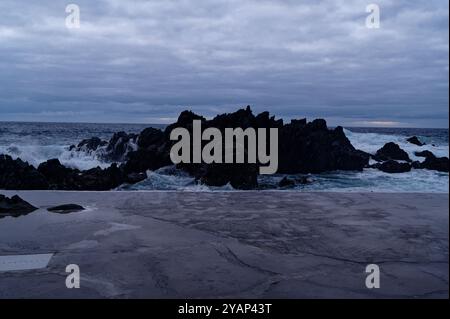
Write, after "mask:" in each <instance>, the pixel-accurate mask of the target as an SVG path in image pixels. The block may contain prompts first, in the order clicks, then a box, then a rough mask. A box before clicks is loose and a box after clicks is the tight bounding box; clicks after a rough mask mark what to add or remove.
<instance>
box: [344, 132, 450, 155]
mask: <svg viewBox="0 0 450 319" xmlns="http://www.w3.org/2000/svg"><path fill="white" fill-rule="evenodd" d="M344 133H345V135H346V136H347V138H348V139H349V140H350V142H351V143H352V145H353V146H354V147H355V148H356V149H359V150H362V151H364V152H367V153H371V154H375V153H376V151H377V150H379V149H380V148H382V147H383V146H384V144H386V143H389V142H394V143H396V144H398V145H399V146H400V147H401V148H402V149H403V150H405V152H407V153H408V155H409V157H410V158H411V159H412V160H413V161H423V157H422V158H421V157H417V156H416V155H415V154H414V152H417V151H424V150H428V151H430V152H433V153H434V155H436V156H438V157H443V156H445V157H448V156H449V148H448V145H442V144H438V145H436V144H435V145H434V146H433V145H432V144H430V142H429V138H427V137H425V136H418V138H419V139H420V140H421V141H425V142H426V143H428V144H426V145H424V146H417V145H414V144H411V143H409V142H407V141H406V139H407V138H408V137H406V136H404V135H391V134H380V133H356V132H352V131H351V130H349V129H344Z"/></svg>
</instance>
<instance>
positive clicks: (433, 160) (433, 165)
mask: <svg viewBox="0 0 450 319" xmlns="http://www.w3.org/2000/svg"><path fill="white" fill-rule="evenodd" d="M421 167H422V168H425V169H429V170H434V171H439V172H447V173H448V171H449V159H448V157H436V156H434V155H433V156H428V157H427V158H426V159H425V161H423V162H422V164H421Z"/></svg>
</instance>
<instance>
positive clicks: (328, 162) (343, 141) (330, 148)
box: [278, 119, 369, 174]
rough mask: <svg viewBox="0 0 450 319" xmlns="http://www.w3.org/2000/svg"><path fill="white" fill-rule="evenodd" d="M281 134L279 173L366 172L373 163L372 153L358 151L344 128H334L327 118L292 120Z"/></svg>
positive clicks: (281, 130) (283, 128) (282, 129)
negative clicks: (307, 120)
mask: <svg viewBox="0 0 450 319" xmlns="http://www.w3.org/2000/svg"><path fill="white" fill-rule="evenodd" d="M279 134H280V137H279V170H278V172H279V173H285V174H297V173H303V174H307V173H322V172H326V171H334V170H346V171H353V170H354V171H362V170H363V168H364V167H365V166H366V165H367V164H368V162H369V154H367V153H365V152H362V151H359V150H356V149H355V148H354V147H353V146H352V144H351V143H350V141H349V140H348V139H347V137H346V136H345V134H344V130H343V129H342V127H337V128H335V129H334V130H330V129H328V128H327V125H326V122H325V120H320V119H319V120H314V121H312V122H310V123H307V122H306V120H305V119H304V120H296V121H291V123H290V124H287V125H284V126H283V127H282V128H281V129H280V133H279Z"/></svg>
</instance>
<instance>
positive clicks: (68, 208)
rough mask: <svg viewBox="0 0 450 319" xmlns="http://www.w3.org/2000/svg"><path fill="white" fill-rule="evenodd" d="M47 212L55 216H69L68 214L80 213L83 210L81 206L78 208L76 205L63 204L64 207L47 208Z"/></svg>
mask: <svg viewBox="0 0 450 319" xmlns="http://www.w3.org/2000/svg"><path fill="white" fill-rule="evenodd" d="M47 210H48V211H49V212H52V213H57V214H69V213H76V212H81V211H83V210H85V209H84V207H83V206H80V205H77V204H64V205H59V206H54V207H50V208H47Z"/></svg>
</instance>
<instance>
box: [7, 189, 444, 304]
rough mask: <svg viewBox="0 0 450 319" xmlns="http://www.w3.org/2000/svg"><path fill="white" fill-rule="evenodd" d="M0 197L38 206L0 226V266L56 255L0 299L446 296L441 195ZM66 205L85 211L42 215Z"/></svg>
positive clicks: (17, 274)
mask: <svg viewBox="0 0 450 319" xmlns="http://www.w3.org/2000/svg"><path fill="white" fill-rule="evenodd" d="M0 193H4V194H5V195H7V196H9V195H12V194H18V195H19V196H21V197H22V198H23V199H25V200H27V201H29V202H30V203H31V204H33V205H35V206H37V207H39V210H37V211H35V212H33V213H31V214H29V215H26V216H22V217H19V218H12V217H7V218H4V219H0V256H8V255H24V254H32V255H34V254H48V253H53V254H54V255H53V257H52V258H51V260H50V262H49V264H48V266H47V267H46V268H45V269H39V270H28V271H24V270H22V271H9V272H0V298H23V297H29V298H75V299H76V298H151V299H152V298H183V299H184V298H208V299H210V298H212V299H215V298H448V236H449V235H448V234H449V231H448V220H449V211H448V202H449V195H448V194H433V193H422V194H417V193H404V194H398V193H387V194H380V193H323V192H317V193H302V192H285V191H279V192H274V191H267V192H263V193H262V192H248V191H247V192H217V193H216V192H213V193H203V192H200V193H197V192H163V191H159V192H153V191H152V192H148V191H146V192H134V191H117V192H60V191H59V192H52V191H21V192H14V191H0ZM261 195H264V196H261ZM66 203H74V204H80V205H83V206H84V207H85V208H87V209H88V210H87V211H84V212H80V213H72V214H65V215H60V214H54V213H49V212H47V211H46V208H47V207H50V206H53V205H58V204H66ZM373 263H375V264H378V265H379V267H380V270H381V287H380V289H367V288H366V287H365V278H366V276H367V274H366V273H365V267H366V266H367V265H369V264H373ZM69 264H77V265H79V267H80V271H81V288H80V289H67V288H66V287H65V284H64V281H65V278H66V276H67V275H68V274H66V273H65V267H66V266H67V265H69Z"/></svg>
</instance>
